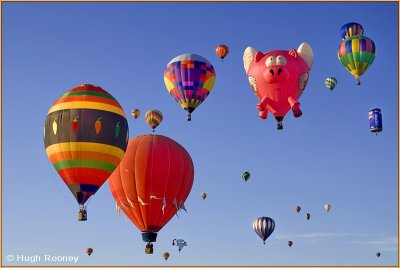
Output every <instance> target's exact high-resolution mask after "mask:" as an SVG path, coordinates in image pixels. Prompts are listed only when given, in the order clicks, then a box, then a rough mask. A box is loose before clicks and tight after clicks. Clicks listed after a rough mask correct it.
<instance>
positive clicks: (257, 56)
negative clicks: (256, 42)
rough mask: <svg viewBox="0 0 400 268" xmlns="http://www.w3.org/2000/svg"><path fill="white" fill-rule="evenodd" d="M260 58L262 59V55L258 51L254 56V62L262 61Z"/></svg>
mask: <svg viewBox="0 0 400 268" xmlns="http://www.w3.org/2000/svg"><path fill="white" fill-rule="evenodd" d="M262 57H264V54H263V53H261V52H260V51H258V52H257V54H256V62H259V61H260V60H261V59H262Z"/></svg>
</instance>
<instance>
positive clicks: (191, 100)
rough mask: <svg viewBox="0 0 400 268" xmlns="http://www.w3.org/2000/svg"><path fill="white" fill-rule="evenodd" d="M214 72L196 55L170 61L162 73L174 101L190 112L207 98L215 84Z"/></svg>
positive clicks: (189, 117) (207, 63) (205, 61)
mask: <svg viewBox="0 0 400 268" xmlns="http://www.w3.org/2000/svg"><path fill="white" fill-rule="evenodd" d="M215 78H216V76H215V70H214V67H213V66H212V65H211V63H210V62H209V61H208V60H206V59H205V58H203V57H202V56H199V55H196V54H182V55H179V56H177V57H175V58H174V59H172V60H171V61H170V62H169V63H168V65H167V68H166V69H165V71H164V83H165V86H166V88H167V90H168V92H169V93H170V94H171V96H172V97H173V98H174V100H175V101H176V102H177V103H178V104H179V105H180V106H181V107H182V108H183V109H184V110H186V111H188V112H189V114H188V117H187V120H188V121H191V120H192V119H191V118H192V117H191V114H192V112H193V111H194V110H195V109H196V108H197V107H198V106H199V105H200V104H201V103H202V102H203V101H204V100H205V99H206V98H207V97H208V95H209V94H210V93H211V91H212V89H213V87H214V84H215Z"/></svg>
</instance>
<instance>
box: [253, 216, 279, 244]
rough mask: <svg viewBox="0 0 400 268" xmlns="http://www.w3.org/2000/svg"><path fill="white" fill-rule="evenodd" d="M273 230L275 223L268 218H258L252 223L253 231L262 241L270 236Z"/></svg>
mask: <svg viewBox="0 0 400 268" xmlns="http://www.w3.org/2000/svg"><path fill="white" fill-rule="evenodd" d="M274 229H275V221H274V220H273V219H271V218H269V217H259V218H257V219H255V220H254V221H253V230H254V231H255V232H256V234H257V235H258V236H259V237H260V238H261V239H262V240H263V242H264V244H265V240H266V239H267V238H268V237H269V236H270V235H271V234H272V232H273V231H274Z"/></svg>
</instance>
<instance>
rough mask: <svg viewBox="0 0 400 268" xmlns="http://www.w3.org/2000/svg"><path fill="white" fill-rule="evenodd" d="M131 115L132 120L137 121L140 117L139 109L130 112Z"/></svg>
mask: <svg viewBox="0 0 400 268" xmlns="http://www.w3.org/2000/svg"><path fill="white" fill-rule="evenodd" d="M131 115H132V116H133V118H135V119H138V117H139V116H140V110H139V109H133V110H132V111H131Z"/></svg>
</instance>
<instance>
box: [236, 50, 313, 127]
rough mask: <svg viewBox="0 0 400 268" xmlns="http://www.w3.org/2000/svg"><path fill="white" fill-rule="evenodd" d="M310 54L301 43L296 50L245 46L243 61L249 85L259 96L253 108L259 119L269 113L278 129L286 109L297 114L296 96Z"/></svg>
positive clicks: (308, 66) (301, 87)
mask: <svg viewBox="0 0 400 268" xmlns="http://www.w3.org/2000/svg"><path fill="white" fill-rule="evenodd" d="M313 58H314V54H313V51H312V49H311V47H310V46H309V45H308V44H306V43H302V44H301V45H300V46H299V48H298V49H297V51H296V50H294V49H292V50H290V51H285V50H274V51H270V52H266V53H262V52H260V51H258V52H256V51H255V50H254V49H253V48H252V47H248V48H246V50H245V51H244V54H243V64H244V68H245V70H246V74H247V76H248V79H249V82H250V85H251V87H252V89H253V91H254V93H255V94H256V95H257V97H258V98H259V99H260V102H259V103H258V104H257V109H258V110H259V111H260V112H259V116H260V117H261V118H262V119H266V118H267V114H268V112H270V113H271V114H272V115H273V116H275V119H276V120H277V121H278V125H277V128H278V129H282V128H283V126H282V120H283V118H284V116H285V115H286V113H287V112H288V111H289V110H292V111H293V115H294V117H300V116H301V115H302V111H301V110H300V103H299V98H300V96H301V94H302V93H303V91H304V90H305V88H306V85H307V82H308V77H309V72H310V70H311V67H312V64H313Z"/></svg>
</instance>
